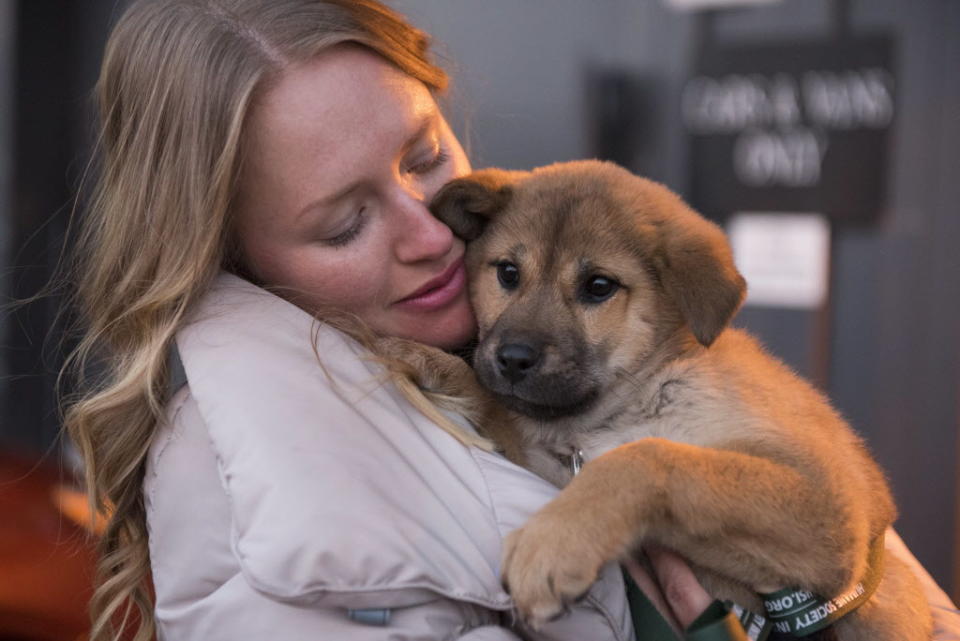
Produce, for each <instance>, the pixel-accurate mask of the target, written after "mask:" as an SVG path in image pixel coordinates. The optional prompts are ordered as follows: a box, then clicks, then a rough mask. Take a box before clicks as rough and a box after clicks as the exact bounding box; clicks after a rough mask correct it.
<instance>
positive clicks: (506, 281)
mask: <svg viewBox="0 0 960 641" xmlns="http://www.w3.org/2000/svg"><path fill="white" fill-rule="evenodd" d="M497 280H499V281H500V284H501V285H503V288H504V289H516V287H517V285H518V284H520V270H519V269H518V268H517V266H516V265H514V264H513V263H507V262H502V263H497Z"/></svg>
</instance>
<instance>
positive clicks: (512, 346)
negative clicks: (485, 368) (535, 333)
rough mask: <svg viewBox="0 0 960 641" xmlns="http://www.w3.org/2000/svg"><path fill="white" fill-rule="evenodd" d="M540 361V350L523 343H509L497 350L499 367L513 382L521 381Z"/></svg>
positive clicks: (505, 376)
mask: <svg viewBox="0 0 960 641" xmlns="http://www.w3.org/2000/svg"><path fill="white" fill-rule="evenodd" d="M539 362H540V350H538V349H536V348H535V347H533V346H531V345H526V344H523V343H507V344H505V345H501V346H500V348H499V349H498V350H497V369H498V370H499V371H500V375H501V376H503V377H504V378H506V379H507V380H508V381H510V382H511V383H519V382H520V381H522V380H523V379H524V378H525V377H526V376H527V374H528V373H529V372H530V371H531V370H532V369H534V368H535V367H536V366H537V363H539Z"/></svg>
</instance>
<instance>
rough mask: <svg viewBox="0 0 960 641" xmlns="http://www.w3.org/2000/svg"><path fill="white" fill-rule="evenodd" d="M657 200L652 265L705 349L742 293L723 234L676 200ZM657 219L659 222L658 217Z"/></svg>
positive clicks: (744, 285)
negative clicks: (656, 229) (664, 209)
mask: <svg viewBox="0 0 960 641" xmlns="http://www.w3.org/2000/svg"><path fill="white" fill-rule="evenodd" d="M670 196H671V197H672V198H670V199H669V200H668V199H666V198H657V199H656V200H658V201H659V203H658V207H666V208H667V211H661V212H659V213H660V216H658V218H660V220H659V221H658V223H659V224H657V225H655V227H657V228H658V236H659V242H658V247H656V249H655V250H654V258H653V265H654V268H655V269H656V271H657V274H658V275H659V277H660V282H661V283H662V285H663V288H664V289H665V290H666V292H667V295H668V296H670V297H671V298H672V299H673V301H674V302H675V303H676V305H677V308H678V309H679V311H680V314H681V316H683V320H684V321H685V322H686V324H687V327H688V328H689V329H690V331H691V332H692V333H693V335H694V336H695V337H696V339H697V341H699V342H700V344H701V345H704V346H706V347H709V346H710V345H712V344H713V342H714V341H715V340H717V337H718V336H720V333H721V332H722V331H723V330H724V328H726V326H727V325H728V324H729V323H730V321H731V320H733V316H734V314H736V313H737V310H738V309H739V308H740V304H741V303H742V302H743V298H744V296H745V295H746V292H747V283H746V281H745V280H744V279H743V276H741V275H740V272H739V271H737V268H736V265H734V262H733V252H732V251H731V250H730V244H729V243H728V242H727V237H726V235H724V233H723V231H722V230H721V229H720V228H719V227H717V226H716V225H715V224H713V223H712V222H710V221H708V220H707V219H705V218H703V217H702V216H701V215H700V214H698V213H696V212H695V211H693V210H692V209H690V208H689V207H687V205H686V204H685V203H684V202H683V201H682V200H680V198H679V197H677V196H675V195H673V194H670ZM661 216H662V217H661Z"/></svg>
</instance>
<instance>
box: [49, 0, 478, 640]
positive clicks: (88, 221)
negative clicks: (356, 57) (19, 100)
mask: <svg viewBox="0 0 960 641" xmlns="http://www.w3.org/2000/svg"><path fill="white" fill-rule="evenodd" d="M345 42H350V43H355V44H359V45H362V46H365V47H368V48H370V49H372V50H373V51H375V52H377V53H379V54H380V55H382V56H383V57H384V58H385V59H387V60H389V61H390V62H392V63H393V64H394V65H396V66H397V67H398V68H400V69H401V70H403V71H404V72H406V73H407V74H409V75H410V76H412V77H414V78H417V79H418V80H420V81H422V82H423V83H424V84H425V85H426V86H428V87H429V88H430V89H431V90H433V91H434V92H440V91H442V90H443V89H444V88H445V86H446V84H447V77H446V74H445V73H444V72H443V71H442V70H441V69H440V68H439V67H437V66H436V65H434V64H433V63H432V62H431V61H430V60H429V58H428V39H427V37H426V36H425V34H424V33H422V32H421V31H419V30H417V29H415V28H413V27H412V26H411V25H409V24H408V23H407V22H406V21H405V19H404V18H403V17H402V16H400V15H398V14H396V13H395V12H393V11H392V10H390V9H388V8H387V7H385V6H383V5H381V4H379V3H378V2H376V1H375V0H144V1H140V2H136V3H135V4H133V5H132V6H131V7H130V8H128V9H127V11H126V12H125V13H124V14H123V16H122V17H121V19H120V20H119V22H118V23H117V24H116V26H115V28H114V30H113V32H112V34H111V36H110V39H109V41H108V43H107V47H106V52H105V56H104V60H103V66H102V69H101V74H100V79H99V82H98V85H97V98H98V102H99V109H100V119H101V122H100V125H101V134H100V140H99V159H100V166H99V173H98V182H97V184H96V187H95V190H94V192H93V194H92V197H91V201H90V206H89V208H88V210H87V212H86V215H85V217H84V219H83V221H82V228H81V232H80V235H79V238H78V246H77V249H76V254H75V255H76V264H75V266H74V268H73V271H74V273H75V274H76V279H77V283H76V292H77V296H76V297H77V307H78V309H79V312H80V314H81V316H82V323H83V326H84V334H83V337H82V340H81V342H80V343H79V346H78V347H77V349H76V350H75V352H74V353H73V354H72V356H71V358H70V359H69V361H68V367H70V368H71V370H72V371H76V372H79V373H80V375H79V380H80V383H79V390H80V391H79V393H78V394H77V396H76V398H75V399H74V400H72V401H70V402H69V404H68V406H67V409H66V415H65V425H66V428H67V431H68V433H69V435H70V437H71V438H72V440H73V442H74V443H75V444H76V446H77V447H78V449H79V450H80V453H81V455H82V458H83V462H84V474H85V480H86V483H87V487H88V490H89V491H90V493H91V496H92V499H91V500H92V502H93V507H94V508H95V509H96V510H98V511H100V512H103V513H106V514H108V515H109V518H108V521H107V524H106V527H105V530H104V532H103V535H102V537H101V541H100V546H101V550H100V552H101V556H100V559H99V562H98V577H97V586H96V589H95V592H94V595H93V599H92V602H91V619H92V628H91V634H90V638H91V641H105V640H108V639H116V638H118V636H119V635H120V634H121V632H122V631H123V629H124V628H129V626H130V625H135V626H136V629H137V633H136V636H135V639H136V641H145V640H147V639H150V638H151V637H152V636H153V633H154V619H153V607H152V597H151V594H150V588H149V557H148V549H147V531H146V517H145V509H144V503H143V497H142V495H141V486H142V482H143V475H144V464H145V458H146V455H147V451H148V448H149V445H150V442H151V440H152V438H153V436H154V433H155V431H156V429H157V425H158V422H159V421H160V420H161V417H162V414H163V408H164V404H165V402H166V400H167V399H166V389H167V384H168V371H167V362H168V353H169V349H170V347H171V343H172V340H173V338H174V335H175V333H176V332H177V330H178V329H179V328H180V327H181V325H182V324H183V322H184V319H185V315H186V314H187V311H188V310H189V309H190V308H191V306H192V305H193V304H194V303H195V302H196V301H197V300H198V299H199V298H200V297H201V296H202V295H203V294H204V292H205V291H206V290H207V288H208V286H209V285H210V283H211V281H212V280H213V278H214V277H215V275H216V274H217V272H218V270H220V269H221V268H223V267H224V266H225V265H226V264H227V261H228V260H230V259H231V254H232V252H231V251H230V247H231V246H232V243H231V239H230V234H231V224H230V211H231V201H232V199H233V198H234V194H235V191H236V190H235V185H236V183H237V180H238V176H239V175H240V167H241V163H242V158H243V146H244V129H243V125H244V121H245V120H246V118H247V114H248V112H249V110H250V108H251V105H252V103H253V101H254V99H255V97H256V96H257V95H258V93H259V92H262V91H264V89H265V87H268V86H269V83H270V82H271V81H272V79H275V78H276V77H277V76H278V74H279V73H280V72H281V71H282V69H283V68H284V67H285V66H286V65H288V64H291V63H294V62H297V61H303V60H306V59H309V58H310V57H312V56H315V55H316V54H317V53H318V52H320V51H322V50H324V49H326V48H328V47H331V46H333V45H336V44H339V43H345ZM363 335H364V334H363V332H358V333H357V336H360V337H361V338H362V337H363ZM90 371H95V372H97V375H96V376H89V375H87V376H84V375H83V373H84V372H90ZM407 392H409V394H410V395H412V396H415V395H416V391H415V390H412V389H410V388H409V386H408V388H407ZM421 400H422V399H421ZM426 405H428V404H421V407H422V408H423V409H424V410H425V411H427V412H428V413H429V412H430V411H431V409H432V408H431V407H426ZM433 416H436V417H437V420H438V421H439V422H443V421H442V418H443V417H442V416H439V415H437V414H436V412H435V410H434V414H433ZM447 427H448V429H450V430H451V431H455V430H456V428H455V427H453V426H450V425H447ZM457 435H458V436H459V437H461V438H462V439H463V440H464V441H465V442H470V438H469V437H465V436H464V434H463V433H459V434H457ZM473 442H474V444H480V445H483V444H484V443H483V441H482V439H481V440H479V441H477V440H476V438H475V439H474V441H473ZM131 617H132V618H131ZM128 619H129V620H128Z"/></svg>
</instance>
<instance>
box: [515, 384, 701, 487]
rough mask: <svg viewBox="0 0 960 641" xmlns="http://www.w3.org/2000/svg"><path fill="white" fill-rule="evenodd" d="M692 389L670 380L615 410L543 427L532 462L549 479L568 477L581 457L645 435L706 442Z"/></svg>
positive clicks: (586, 459) (590, 457) (591, 456)
mask: <svg viewBox="0 0 960 641" xmlns="http://www.w3.org/2000/svg"><path fill="white" fill-rule="evenodd" d="M692 391H693V390H692V389H691V386H690V384H689V383H688V382H686V381H683V380H679V379H678V380H667V381H664V382H663V383H660V384H658V385H657V386H656V387H655V389H654V390H653V391H652V392H650V393H649V394H646V395H638V396H637V398H636V399H635V402H633V403H630V404H628V405H626V406H624V407H621V408H619V409H618V410H616V411H615V412H613V413H609V414H605V415H601V416H599V417H591V420H589V421H587V420H585V421H583V422H581V423H579V424H571V425H566V426H564V427H563V428H561V429H558V430H557V431H556V432H553V433H552V434H549V435H547V434H544V432H543V431H540V435H541V436H540V439H539V442H534V443H533V448H534V449H537V450H540V451H539V452H538V454H537V455H536V456H535V457H533V459H532V461H531V462H532V463H533V465H532V467H534V468H535V469H534V471H535V472H538V473H540V474H541V475H542V476H545V477H547V478H550V479H551V480H554V479H557V478H558V477H562V478H563V479H564V480H565V481H569V480H570V478H572V477H573V475H574V473H575V471H576V469H575V468H576V466H577V464H578V463H583V464H585V463H587V462H589V461H591V460H593V459H595V458H597V457H598V456H600V455H602V454H604V453H606V452H609V451H610V450H612V449H614V448H616V447H619V446H621V445H625V444H627V443H632V442H634V441H638V440H640V439H643V438H650V437H656V438H664V439H668V440H671V441H675V442H678V443H689V444H692V445H707V444H708V441H709V440H710V439H709V437H708V435H707V434H705V433H704V432H703V430H702V429H698V428H697V425H698V424H699V423H700V421H698V420H696V414H697V413H698V410H699V409H701V408H698V407H696V405H695V404H692V403H690V402H688V401H687V398H688V397H689V396H690V393H691V392H692ZM548 468H549V469H548ZM554 482H556V481H554ZM558 484H560V483H558Z"/></svg>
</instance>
